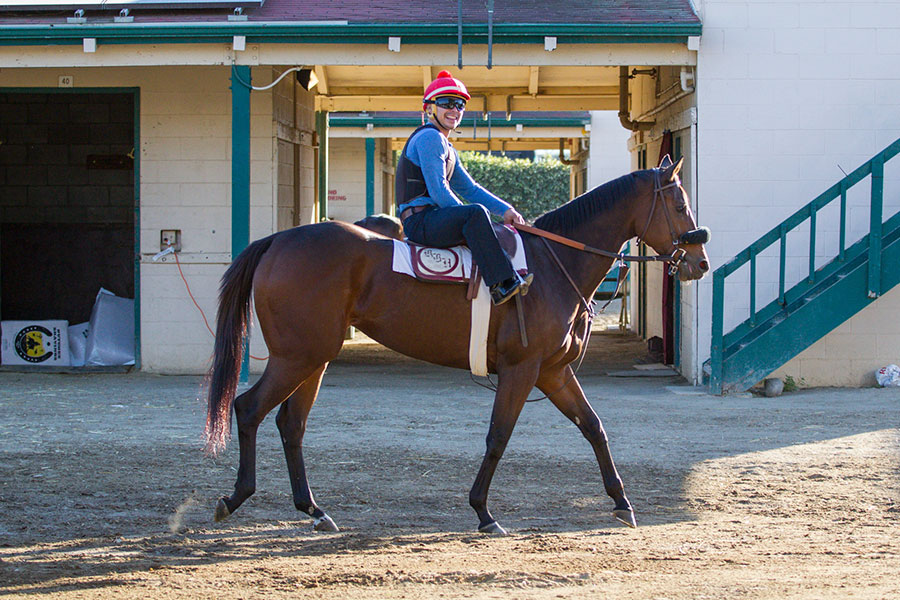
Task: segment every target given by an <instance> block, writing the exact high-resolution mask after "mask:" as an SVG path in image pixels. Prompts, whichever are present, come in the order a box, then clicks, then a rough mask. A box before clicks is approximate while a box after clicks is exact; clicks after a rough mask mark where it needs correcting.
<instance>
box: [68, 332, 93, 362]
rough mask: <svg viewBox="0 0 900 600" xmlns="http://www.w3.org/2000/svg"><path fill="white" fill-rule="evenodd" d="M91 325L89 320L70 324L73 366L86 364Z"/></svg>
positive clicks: (70, 351)
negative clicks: (85, 352) (85, 357)
mask: <svg viewBox="0 0 900 600" xmlns="http://www.w3.org/2000/svg"><path fill="white" fill-rule="evenodd" d="M90 325H91V324H90V323H89V322H87V321H85V322H84V323H78V324H77V325H69V356H70V357H71V358H72V366H73V367H83V366H84V350H85V348H86V347H87V339H88V329H89V328H90Z"/></svg>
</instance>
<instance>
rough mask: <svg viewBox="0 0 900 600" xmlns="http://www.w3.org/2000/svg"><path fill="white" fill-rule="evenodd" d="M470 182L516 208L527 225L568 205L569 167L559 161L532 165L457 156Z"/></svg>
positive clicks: (502, 158)
mask: <svg viewBox="0 0 900 600" xmlns="http://www.w3.org/2000/svg"><path fill="white" fill-rule="evenodd" d="M459 159H460V161H461V162H462V164H463V165H464V166H465V167H466V170H467V171H468V172H469V174H470V175H472V178H473V179H474V180H475V181H477V182H478V183H480V184H481V185H483V186H484V187H485V188H487V189H489V190H490V191H491V192H493V193H494V194H496V195H497V196H499V197H501V198H503V199H504V200H506V201H507V202H509V203H510V204H512V205H513V206H515V207H516V210H518V211H519V212H520V213H522V216H523V217H525V220H527V221H534V219H535V218H537V217H538V216H540V215H542V214H544V213H545V212H547V211H548V210H552V209H554V208H556V207H557V206H560V205H561V204H564V203H566V202H568V201H569V167H567V166H566V165H564V164H562V163H561V162H559V161H558V160H553V159H551V160H541V161H537V162H532V161H530V160H524V159H515V160H513V159H510V158H506V157H505V156H498V155H491V156H488V155H485V154H477V153H475V152H460V153H459Z"/></svg>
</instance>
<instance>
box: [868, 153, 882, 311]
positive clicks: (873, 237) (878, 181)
mask: <svg viewBox="0 0 900 600" xmlns="http://www.w3.org/2000/svg"><path fill="white" fill-rule="evenodd" d="M883 202H884V155H883V154H879V155H878V156H876V157H875V158H873V159H872V199H871V203H870V218H869V298H878V297H879V296H881V233H882V224H881V217H882V211H883V206H884V205H883Z"/></svg>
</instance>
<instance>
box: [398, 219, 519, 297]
mask: <svg viewBox="0 0 900 600" xmlns="http://www.w3.org/2000/svg"><path fill="white" fill-rule="evenodd" d="M403 231H404V233H406V237H408V238H409V239H410V241H413V242H415V243H417V244H423V245H425V246H433V247H435V248H449V247H450V246H459V245H462V244H465V245H467V246H468V247H469V249H470V250H471V251H472V258H474V259H475V264H477V265H478V268H479V269H481V274H482V277H484V282H485V284H487V285H488V286H492V285H494V284H496V283H500V282H501V281H505V280H507V279H510V278H512V277H515V271H513V268H512V265H511V264H510V262H509V257H508V256H507V255H506V252H504V251H503V248H501V247H500V242H499V241H498V240H497V234H496V233H494V227H493V226H492V225H491V217H490V214H489V213H488V210H487V209H486V208H485V207H484V206H482V205H481V204H463V205H460V206H449V207H447V208H437V207H435V208H433V209H431V210H423V211H421V212H417V213H414V214H412V215H410V216H409V217H407V218H406V220H405V221H403Z"/></svg>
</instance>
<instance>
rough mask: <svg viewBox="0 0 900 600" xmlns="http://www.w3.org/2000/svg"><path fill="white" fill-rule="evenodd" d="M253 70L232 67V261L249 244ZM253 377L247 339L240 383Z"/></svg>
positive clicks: (246, 340) (245, 340)
mask: <svg viewBox="0 0 900 600" xmlns="http://www.w3.org/2000/svg"><path fill="white" fill-rule="evenodd" d="M249 84H250V67H247V66H237V65H232V66H231V258H232V260H234V259H235V258H237V256H238V254H240V253H241V252H242V251H243V250H244V248H246V247H247V246H248V245H249V244H250V88H249V87H248V85H249ZM249 374H250V350H249V340H248V339H246V338H245V339H244V361H243V363H242V364H241V375H240V381H241V382H246V381H247V380H248V379H249Z"/></svg>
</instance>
